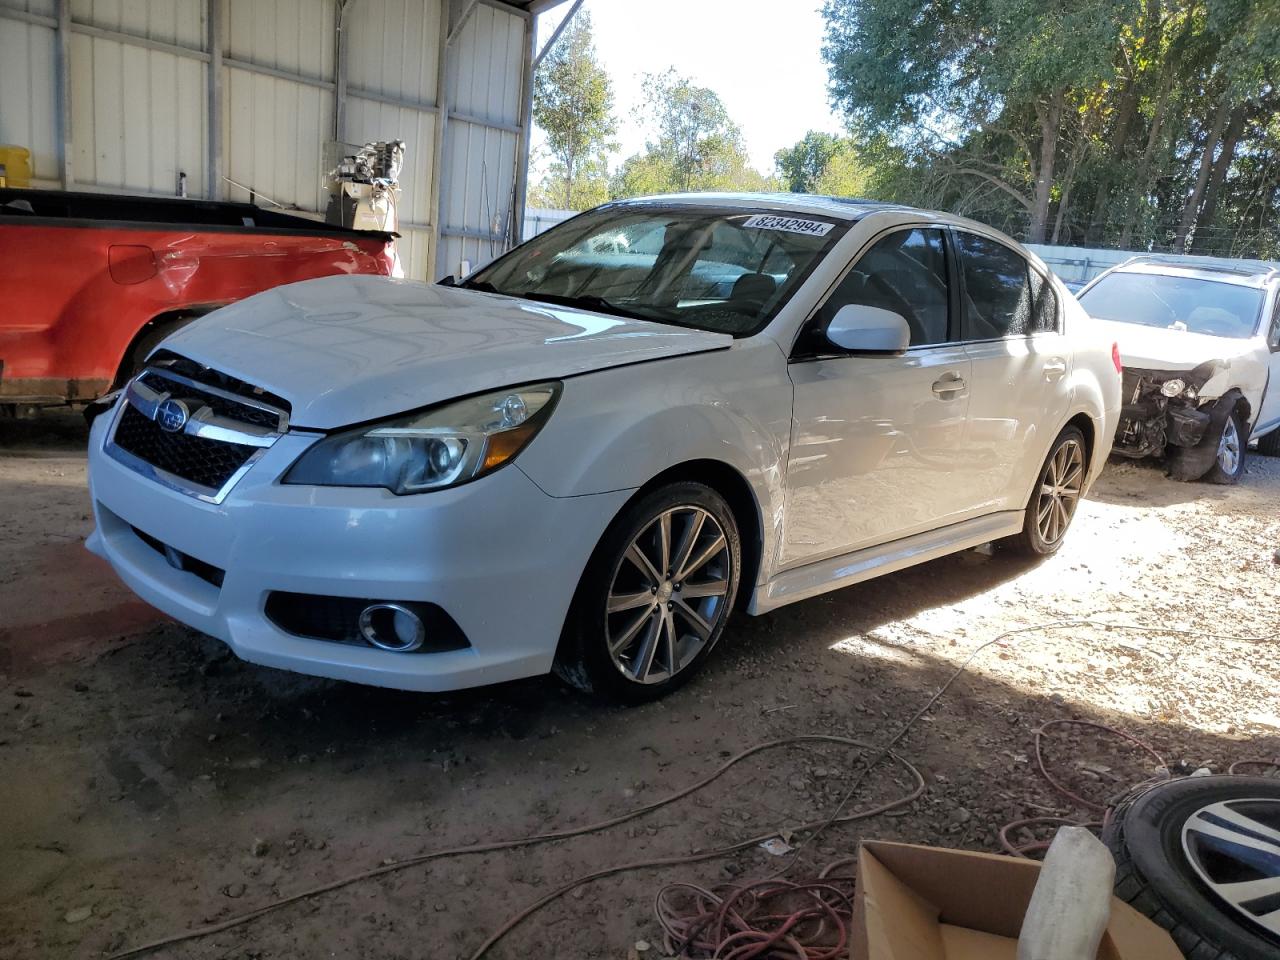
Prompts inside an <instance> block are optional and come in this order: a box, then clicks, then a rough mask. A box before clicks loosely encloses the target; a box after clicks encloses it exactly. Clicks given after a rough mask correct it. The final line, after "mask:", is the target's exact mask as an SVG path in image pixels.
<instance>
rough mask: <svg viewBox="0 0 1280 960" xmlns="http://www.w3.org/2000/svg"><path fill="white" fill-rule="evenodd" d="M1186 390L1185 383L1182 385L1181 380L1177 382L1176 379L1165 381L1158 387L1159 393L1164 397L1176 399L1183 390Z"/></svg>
mask: <svg viewBox="0 0 1280 960" xmlns="http://www.w3.org/2000/svg"><path fill="white" fill-rule="evenodd" d="M1186 388H1187V385H1186V384H1185V383H1183V382H1182V381H1181V380H1178V379H1177V378H1174V379H1173V380H1166V381H1165V382H1164V383H1162V384H1161V385H1160V392H1161V393H1163V394H1164V395H1165V396H1166V397H1176V396H1178V395H1180V394H1181V393H1182V391H1183V390H1185V389H1186Z"/></svg>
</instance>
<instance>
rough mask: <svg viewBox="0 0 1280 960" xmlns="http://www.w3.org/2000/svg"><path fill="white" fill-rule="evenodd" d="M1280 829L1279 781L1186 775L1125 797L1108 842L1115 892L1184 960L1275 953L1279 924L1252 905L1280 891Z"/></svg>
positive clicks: (1260, 957) (1255, 958)
mask: <svg viewBox="0 0 1280 960" xmlns="http://www.w3.org/2000/svg"><path fill="white" fill-rule="evenodd" d="M1259 828H1261V829H1259ZM1277 828H1280V781H1277V780H1274V779H1268V778H1265V777H1187V778H1185V779H1181V780H1174V781H1172V782H1169V783H1164V784H1161V785H1159V786H1156V787H1153V788H1151V789H1150V790H1147V791H1145V792H1144V791H1139V792H1138V793H1136V794H1134V795H1132V796H1130V797H1129V798H1127V799H1126V800H1123V801H1121V803H1120V805H1119V806H1118V807H1117V808H1116V809H1115V810H1114V811H1113V812H1112V816H1111V819H1110V822H1109V825H1108V826H1107V828H1106V830H1104V832H1103V837H1102V839H1103V840H1104V841H1105V842H1106V844H1107V846H1108V847H1110V849H1111V852H1112V854H1113V855H1114V856H1115V859H1116V889H1115V892H1116V896H1118V897H1119V898H1120V899H1121V900H1124V901H1126V902H1127V903H1129V904H1130V905H1131V906H1133V907H1134V908H1136V909H1137V910H1139V911H1140V912H1142V913H1144V914H1146V915H1147V916H1148V917H1150V918H1151V919H1152V920H1154V921H1155V922H1156V923H1158V924H1159V925H1160V926H1162V927H1164V928H1165V929H1166V930H1168V931H1169V933H1170V934H1171V935H1172V937H1173V940H1174V942H1175V943H1176V944H1177V945H1178V947H1179V949H1181V950H1182V952H1183V954H1184V955H1185V956H1186V957H1187V958H1188V960H1275V958H1276V957H1277V956H1280V931H1275V932H1273V931H1271V930H1269V929H1267V928H1265V927H1263V926H1262V925H1261V923H1260V922H1259V920H1258V918H1257V917H1256V916H1255V915H1254V914H1253V913H1252V912H1251V909H1250V908H1252V911H1258V912H1263V913H1264V914H1265V912H1269V910H1270V908H1271V906H1272V904H1271V902H1272V901H1273V900H1274V899H1275V898H1276V896H1277V894H1276V893H1275V892H1274V891H1275V890H1276V889H1277V887H1280V846H1277V844H1276V841H1275V840H1274V839H1269V837H1274V836H1275V831H1276V830H1277ZM1249 881H1256V883H1255V884H1254V886H1253V887H1252V888H1245V887H1239V886H1236V887H1232V886H1230V884H1232V883H1243V882H1249ZM1224 884H1225V885H1226V886H1224ZM1250 889H1253V890H1255V891H1260V893H1259V894H1258V895H1257V896H1254V895H1253V894H1252V893H1249V892H1248V891H1249V890H1250ZM1268 891H1272V892H1270V893H1269V894H1268ZM1232 897H1235V898H1236V899H1238V900H1240V901H1242V903H1241V904H1233V903H1232V902H1231V898H1232ZM1277 909H1280V908H1277ZM1277 916H1280V914H1277ZM1273 922H1274V921H1273Z"/></svg>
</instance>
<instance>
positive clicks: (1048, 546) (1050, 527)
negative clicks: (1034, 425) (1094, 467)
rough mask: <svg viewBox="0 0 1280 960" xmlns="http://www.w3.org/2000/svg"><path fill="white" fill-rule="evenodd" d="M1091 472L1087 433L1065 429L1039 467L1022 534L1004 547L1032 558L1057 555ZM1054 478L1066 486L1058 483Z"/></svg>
mask: <svg viewBox="0 0 1280 960" xmlns="http://www.w3.org/2000/svg"><path fill="white" fill-rule="evenodd" d="M1088 470H1089V456H1088V447H1087V446H1086V445H1085V441H1084V433H1082V432H1081V430H1080V428H1079V427H1067V428H1065V429H1064V430H1063V431H1062V432H1061V433H1060V434H1058V436H1057V438H1056V439H1055V440H1054V441H1053V445H1052V446H1051V447H1050V448H1049V455H1048V456H1047V457H1045V460H1044V465H1043V466H1041V467H1040V473H1039V474H1038V475H1037V478H1036V486H1035V490H1033V491H1032V493H1031V499H1030V500H1029V501H1028V502H1027V508H1026V512H1025V516H1024V518H1023V521H1022V532H1021V533H1019V534H1016V535H1014V536H1012V537H1009V538H1007V539H1006V540H1005V541H1004V546H1006V547H1008V548H1009V549H1011V550H1013V551H1015V552H1017V553H1021V554H1023V555H1024V556H1029V557H1047V556H1050V555H1052V554H1054V553H1057V552H1058V548H1059V547H1061V546H1062V541H1063V539H1064V538H1065V537H1066V535H1067V530H1068V528H1070V526H1071V520H1072V519H1073V518H1074V517H1075V513H1076V507H1077V506H1079V504H1080V498H1081V496H1083V494H1084V478H1085V476H1087V474H1088ZM1055 478H1056V479H1061V480H1062V481H1064V482H1062V483H1055V482H1054V480H1055ZM1068 481H1069V482H1068ZM1047 487H1053V488H1054V489H1055V491H1056V492H1053V493H1051V492H1048V491H1047V490H1046V488H1047ZM1055 504H1056V506H1055ZM1047 505H1048V506H1047ZM1046 509H1048V510H1049V511H1050V514H1049V515H1046V514H1045V513H1044V511H1045V510H1046Z"/></svg>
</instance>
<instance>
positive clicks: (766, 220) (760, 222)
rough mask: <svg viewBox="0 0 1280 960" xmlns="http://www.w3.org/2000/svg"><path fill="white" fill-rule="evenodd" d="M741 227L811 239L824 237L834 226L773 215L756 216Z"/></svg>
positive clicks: (817, 221) (821, 222)
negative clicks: (807, 236)
mask: <svg viewBox="0 0 1280 960" xmlns="http://www.w3.org/2000/svg"><path fill="white" fill-rule="evenodd" d="M742 226H743V227H744V228H745V229H748V230H782V231H784V232H786V233H805V234H808V235H809V236H811V237H825V236H826V235H827V234H828V233H830V232H831V228H832V227H833V226H834V224H831V223H824V222H823V221H821V220H801V219H800V218H798V217H780V216H776V215H773V214H764V213H760V214H756V215H755V216H754V217H750V218H748V219H747V220H746V221H745V222H744V223H743V224H742Z"/></svg>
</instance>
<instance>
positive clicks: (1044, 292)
mask: <svg viewBox="0 0 1280 960" xmlns="http://www.w3.org/2000/svg"><path fill="white" fill-rule="evenodd" d="M1031 332H1032V333H1058V332H1059V330H1058V296H1057V294H1055V293H1054V292H1053V284H1052V283H1050V282H1049V281H1048V280H1046V279H1045V278H1044V277H1043V276H1041V275H1040V274H1039V273H1037V272H1036V271H1035V270H1034V269H1032V270H1031Z"/></svg>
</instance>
